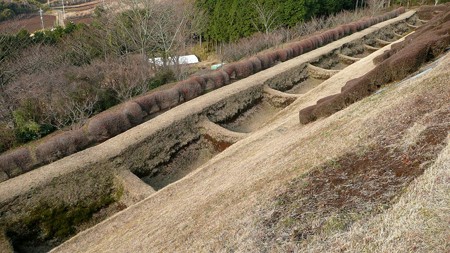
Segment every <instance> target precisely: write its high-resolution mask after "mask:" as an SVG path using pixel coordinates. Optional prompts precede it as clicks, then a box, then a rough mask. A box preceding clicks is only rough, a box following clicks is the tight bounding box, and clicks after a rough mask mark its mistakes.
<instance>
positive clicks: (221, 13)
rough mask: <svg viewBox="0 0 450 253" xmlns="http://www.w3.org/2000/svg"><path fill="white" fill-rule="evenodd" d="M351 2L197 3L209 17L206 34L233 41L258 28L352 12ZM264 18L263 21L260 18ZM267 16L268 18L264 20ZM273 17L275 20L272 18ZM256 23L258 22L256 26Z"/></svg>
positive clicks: (235, 0) (263, 0) (236, 0)
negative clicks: (346, 10) (345, 11)
mask: <svg viewBox="0 0 450 253" xmlns="http://www.w3.org/2000/svg"><path fill="white" fill-rule="evenodd" d="M354 2H355V1H353V0H325V1H319V0H279V1H275V0H259V1H258V2H257V3H256V4H257V6H258V8H255V2H254V1H246V0H221V1H211V0H197V1H196V4H197V6H198V7H199V8H201V9H202V10H204V11H205V12H206V13H207V15H208V19H209V22H208V26H207V29H206V32H205V35H206V37H207V38H208V39H210V40H212V41H217V42H230V41H235V40H237V39H239V38H242V37H247V36H249V35H251V34H253V33H254V32H256V31H258V30H259V28H260V27H266V26H267V25H268V24H271V26H284V27H293V26H294V25H296V24H297V23H298V22H300V21H304V20H308V19H310V18H311V17H314V16H323V15H329V14H332V13H335V12H339V11H341V10H343V9H352V8H353V7H354ZM261 15H262V16H263V18H262V16H261ZM268 17H271V18H269V19H267V18H268ZM275 17H276V19H274V18H275ZM255 20H256V21H258V22H259V24H257V26H255V25H254V24H255Z"/></svg>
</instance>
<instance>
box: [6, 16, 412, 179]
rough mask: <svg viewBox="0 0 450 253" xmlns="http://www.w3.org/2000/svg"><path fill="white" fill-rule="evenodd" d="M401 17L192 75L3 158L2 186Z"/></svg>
mask: <svg viewBox="0 0 450 253" xmlns="http://www.w3.org/2000/svg"><path fill="white" fill-rule="evenodd" d="M404 12H405V10H404V8H399V9H397V10H394V11H391V12H389V13H386V14H384V15H380V16H377V17H372V18H365V19H362V20H360V21H357V22H353V23H349V24H345V25H341V26H338V27H336V28H334V29H330V30H327V31H325V32H323V33H320V34H317V35H313V36H310V37H309V38H306V39H303V40H301V41H298V42H294V43H290V44H288V45H286V46H285V47H284V48H282V49H277V50H274V51H270V52H266V53H261V54H258V55H256V56H254V57H251V58H249V59H245V60H241V61H239V62H235V63H231V64H227V65H226V66H224V67H223V68H222V69H220V70H217V71H214V72H211V73H209V74H206V75H202V76H192V77H191V78H189V79H187V80H184V81H181V82H179V83H177V84H176V85H175V86H174V87H173V88H171V89H168V90H163V91H158V92H154V93H150V94H147V95H143V96H140V97H137V98H134V99H132V100H131V101H129V102H126V103H124V104H122V105H119V106H117V107H114V108H111V109H109V110H107V111H104V112H102V113H100V114H98V115H96V116H94V117H92V118H91V119H89V120H88V122H87V123H86V124H85V125H84V126H83V127H81V128H79V129H75V130H70V131H63V132H60V133H57V134H53V135H51V136H48V137H45V138H43V139H41V140H39V141H36V142H34V143H31V144H28V145H26V146H23V147H20V148H17V149H15V150H11V151H9V152H6V153H4V154H2V155H1V156H0V182H1V181H5V180H7V179H9V178H13V177H16V176H18V175H20V174H23V173H25V172H28V171H30V170H32V169H34V168H37V167H39V166H42V165H45V164H48V163H51V162H53V161H56V160H58V159H61V158H63V157H65V156H68V155H71V154H73V153H76V152H78V151H81V150H84V149H86V148H88V147H91V146H93V145H96V144H99V143H101V142H104V141H105V140H107V139H109V138H111V137H114V136H116V135H118V134H120V133H122V132H125V131H126V130H128V129H130V128H132V127H134V126H136V125H138V124H141V123H143V122H144V121H145V120H147V119H149V118H151V117H152V116H154V115H156V114H158V113H161V112H163V111H166V110H168V109H170V108H172V107H174V106H177V105H179V104H181V103H183V102H186V101H188V100H191V99H193V98H195V97H198V96H200V95H202V94H204V93H205V92H207V91H210V90H214V89H217V88H220V87H222V86H224V85H227V84H229V83H230V82H231V81H233V80H237V79H242V78H246V77H248V76H250V75H252V74H254V73H257V72H259V71H261V70H264V69H267V68H270V67H271V66H273V65H274V64H276V63H277V62H284V61H287V60H289V59H292V58H294V57H297V56H299V55H301V54H304V53H307V52H309V51H311V50H314V49H316V48H318V47H321V46H323V45H325V44H328V43H330V42H332V41H335V40H338V39H340V38H343V37H344V36H347V35H350V34H352V33H355V32H357V31H361V30H363V29H365V28H367V27H370V26H372V25H374V24H377V23H379V22H382V21H385V20H388V19H392V18H394V17H396V16H398V15H400V14H401V13H404Z"/></svg>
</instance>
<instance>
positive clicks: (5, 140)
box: [0, 124, 16, 153]
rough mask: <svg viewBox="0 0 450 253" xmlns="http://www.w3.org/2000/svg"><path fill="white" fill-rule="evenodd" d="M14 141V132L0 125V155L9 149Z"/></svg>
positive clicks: (4, 125)
mask: <svg viewBox="0 0 450 253" xmlns="http://www.w3.org/2000/svg"><path fill="white" fill-rule="evenodd" d="M15 140H16V138H15V136H14V130H13V129H11V128H10V127H8V126H7V125H6V124H0V153H2V152H4V151H6V150H8V149H10V148H11V147H12V146H13V145H14V142H15Z"/></svg>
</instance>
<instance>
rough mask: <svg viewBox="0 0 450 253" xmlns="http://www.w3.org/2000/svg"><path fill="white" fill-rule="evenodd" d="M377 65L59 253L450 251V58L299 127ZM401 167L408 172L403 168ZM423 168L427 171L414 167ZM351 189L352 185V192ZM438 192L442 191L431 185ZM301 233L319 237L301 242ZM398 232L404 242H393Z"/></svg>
mask: <svg viewBox="0 0 450 253" xmlns="http://www.w3.org/2000/svg"><path fill="white" fill-rule="evenodd" d="M372 59H373V56H370V57H368V58H366V59H364V60H363V61H361V62H358V63H357V64H354V65H352V66H350V67H348V69H346V71H342V72H340V73H339V74H337V75H335V76H333V77H332V78H330V79H329V80H327V81H325V82H324V83H322V84H321V85H320V86H318V87H317V88H315V89H313V90H311V91H310V92H309V93H307V94H308V96H301V97H300V98H299V99H297V100H296V101H295V102H294V103H293V104H291V105H290V106H289V107H287V108H286V109H284V110H283V111H281V112H280V113H278V114H277V115H276V117H275V118H274V119H273V120H272V121H271V122H270V123H267V124H266V125H265V126H264V127H263V128H261V129H260V130H258V131H256V132H254V133H252V134H250V135H249V136H248V137H246V138H245V139H244V140H242V141H239V142H237V143H235V144H234V145H233V146H231V147H230V148H228V149H227V150H226V151H224V152H223V153H221V154H220V155H218V156H216V157H215V158H213V159H212V160H210V161H209V162H207V163H206V164H205V165H203V166H201V167H200V168H198V169H197V170H196V171H195V172H194V173H192V174H190V175H189V176H187V177H185V178H184V179H182V180H180V181H178V182H177V183H175V184H172V185H169V186H167V187H166V188H164V189H163V190H160V191H159V192H158V193H157V194H153V195H152V196H150V197H149V198H147V199H145V200H144V201H142V202H140V203H138V204H136V205H134V206H132V207H130V208H129V209H126V210H125V211H123V212H122V213H120V214H118V215H116V216H114V217H113V218H111V219H109V220H107V221H106V222H104V223H101V224H99V225H98V226H96V227H94V228H93V229H90V230H88V231H86V232H84V233H81V234H80V235H78V236H77V237H75V238H73V239H71V240H70V241H68V242H67V243H65V244H63V245H62V246H61V247H59V248H57V249H56V250H55V251H54V252H105V251H115V252H127V251H146V250H151V251H153V252H167V251H178V252H186V251H195V252H207V251H265V250H268V251H286V250H287V251H289V250H300V251H302V249H309V250H312V251H314V252H323V251H322V250H326V251H329V250H330V249H331V248H330V247H331V245H333V246H332V248H334V249H335V250H336V252H340V250H341V249H342V250H350V251H359V250H362V249H365V248H367V249H372V250H373V251H374V252H392V251H395V250H400V251H401V252H408V251H410V250H413V249H416V250H419V249H420V250H419V251H424V252H426V251H427V249H428V250H430V249H434V250H437V252H438V251H439V252H443V251H445V249H448V246H449V245H447V244H445V243H444V244H442V243H443V242H445V238H447V237H448V235H449V232H450V231H449V230H448V227H446V226H445V223H444V224H442V223H440V222H439V221H441V222H442V221H445V220H448V218H449V217H448V216H447V214H448V213H446V212H445V211H443V212H442V213H440V211H441V210H445V209H446V208H448V206H449V204H450V203H449V199H448V196H449V195H448V194H446V193H448V185H446V184H445V182H446V178H447V179H448V177H449V174H448V168H449V167H448V165H449V159H450V157H449V154H450V153H449V150H450V147H449V146H448V142H447V141H448V130H449V122H450V121H449V119H448V117H447V116H448V115H449V114H448V108H449V101H448V97H449V95H450V90H449V87H448V83H449V80H450V75H449V73H448V71H447V69H448V67H449V66H450V56H449V55H448V54H447V55H446V56H444V57H443V58H442V59H440V60H439V62H438V63H437V65H436V66H434V67H433V68H432V69H431V70H430V71H428V72H426V73H425V74H423V75H420V76H417V77H414V78H409V79H408V80H405V81H404V82H402V83H398V84H393V85H391V86H390V87H388V88H386V89H385V90H383V91H382V92H380V93H378V94H376V95H373V96H371V97H369V98H367V99H364V100H362V101H361V102H358V103H356V104H354V105H352V106H350V107H348V108H347V109H345V110H343V111H341V112H339V113H336V114H335V115H333V116H330V117H329V118H327V119H324V120H320V121H318V122H315V123H313V124H309V125H305V126H302V125H299V124H298V114H297V113H298V109H299V108H302V107H305V105H308V104H311V103H312V102H314V101H315V100H316V99H317V98H318V97H320V96H323V95H324V94H333V93H334V92H335V91H336V90H338V89H339V88H340V87H341V86H342V85H343V84H344V83H345V81H346V80H348V79H350V78H352V77H353V76H355V75H360V74H363V73H364V72H366V71H367V70H368V69H370V68H371V67H372V64H371V60H372ZM427 98H433V99H432V100H430V99H427ZM439 129H441V130H439ZM423 138H425V139H423ZM117 141H119V140H117ZM429 145H431V147H429ZM416 148H417V149H420V151H417V150H416V151H414V149H416ZM423 148H425V149H426V150H427V151H426V152H429V153H426V154H427V155H429V156H430V157H427V158H426V163H421V164H417V163H415V160H414V159H417V158H416V157H415V155H424V153H420V152H425V150H424V149H423ZM410 149H413V151H412V152H413V153H410V152H411V151H408V150H410ZM367 159H369V160H367ZM409 159H411V161H410V160H409ZM435 160H437V161H436V162H435ZM411 162H412V163H413V164H410V163H411ZM401 163H405V164H406V165H407V166H406V167H405V168H404V169H401V168H400V167H397V166H398V165H399V164H401ZM341 166H343V167H341ZM417 166H420V167H421V169H420V170H418V171H416V172H409V171H410V170H412V169H414V170H416V169H418V168H417ZM423 166H425V167H423ZM382 168H384V169H385V170H383V171H378V170H379V169H382ZM424 168H428V170H427V172H426V173H425V174H424V175H422V173H423V170H424ZM330 169H334V170H335V171H333V170H330ZM391 169H392V172H390V170H391ZM397 170H399V171H398V172H397ZM402 170H403V171H404V172H402ZM380 173H381V174H380ZM414 179H415V180H414ZM322 180H323V181H322ZM411 180H414V183H413V184H412V185H411V186H409V187H406V185H407V183H408V182H410V181H411ZM307 182H310V184H312V185H308V183H307ZM350 182H352V184H353V185H352V186H351V187H352V189H346V187H348V186H347V184H348V183H350ZM303 184H306V187H307V188H306V189H305V191H306V192H303V188H304V187H305V186H304V185H303ZM324 184H325V185H324ZM325 186H326V187H325ZM353 187H354V188H353ZM405 187H406V188H405ZM428 187H434V188H433V189H435V190H434V191H432V192H430V190H424V191H422V190H420V189H428ZM340 191H342V192H340ZM302 192H303V193H302ZM401 192H403V194H402V195H401V196H400V197H396V198H394V197H395V196H399V194H400V193H401ZM339 193H341V194H342V193H345V194H344V195H341V194H339ZM336 194H338V196H336ZM430 197H431V198H432V199H430ZM293 201H294V202H293ZM298 201H301V202H298ZM335 201H336V202H335ZM429 202H431V203H429ZM300 203H304V204H305V206H304V207H301V206H298V205H299V204H300ZM339 203H340V204H339ZM342 205H344V206H343V207H342ZM416 206H417V207H416ZM341 207H342V208H341ZM404 208H412V209H410V212H405V210H404ZM295 210H300V211H302V212H305V213H295V212H294V211H295ZM289 211H292V212H289ZM304 215H308V216H304ZM412 217H413V218H412ZM428 217H432V219H428ZM314 219H316V220H314ZM392 220H402V221H403V220H408V222H407V223H402V222H400V221H395V223H393V224H391V223H390V221H392ZM305 222H308V223H310V222H311V224H314V223H317V222H319V223H322V224H323V222H325V224H324V225H322V226H326V227H327V229H325V230H324V231H321V232H320V233H319V232H318V231H314V230H312V231H311V230H307V231H302V230H300V231H299V228H300V227H301V226H303V224H302V223H305ZM348 222H349V223H348ZM294 225H295V226H294ZM424 225H427V226H424ZM296 226H299V228H297V229H296V228H295V227H296ZM312 226H313V227H314V225H312ZM412 229H417V230H415V231H414V232H412V231H411V230H412ZM283 231H285V233H284V232H283ZM292 231H298V232H302V233H303V232H304V233H307V234H306V235H307V236H306V235H305V236H304V237H305V238H302V237H300V239H295V235H293V234H292ZM380 231H383V232H382V233H381V234H380ZM434 231H439V232H438V233H433V232H434ZM298 232H297V233H298ZM337 234H339V235H340V236H342V238H340V237H336V235H337ZM293 236H294V237H293ZM389 236H395V238H396V239H395V241H394V240H388V241H384V239H385V237H389ZM361 237H363V238H366V239H365V241H364V242H365V243H364V244H362V243H361V241H360V240H361ZM344 238H347V240H346V239H344ZM419 238H420V239H419ZM295 240H299V242H300V244H297V243H295ZM323 241H325V242H326V243H327V244H322V243H323ZM307 242H308V243H307ZM310 242H311V243H312V244H309V243H310ZM394 242H395V243H394ZM358 249H359V250H358ZM439 249H442V250H443V251H441V250H439Z"/></svg>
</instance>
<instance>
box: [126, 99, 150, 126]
mask: <svg viewBox="0 0 450 253" xmlns="http://www.w3.org/2000/svg"><path fill="white" fill-rule="evenodd" d="M122 113H123V114H124V115H125V116H126V117H127V118H128V121H129V122H130V123H131V124H132V125H133V126H136V125H139V124H141V123H142V122H143V121H144V117H145V116H146V115H145V114H146V113H145V112H144V111H143V110H142V108H141V107H140V106H139V104H137V103H136V102H132V101H130V102H127V103H125V104H124V105H123V106H122Z"/></svg>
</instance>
